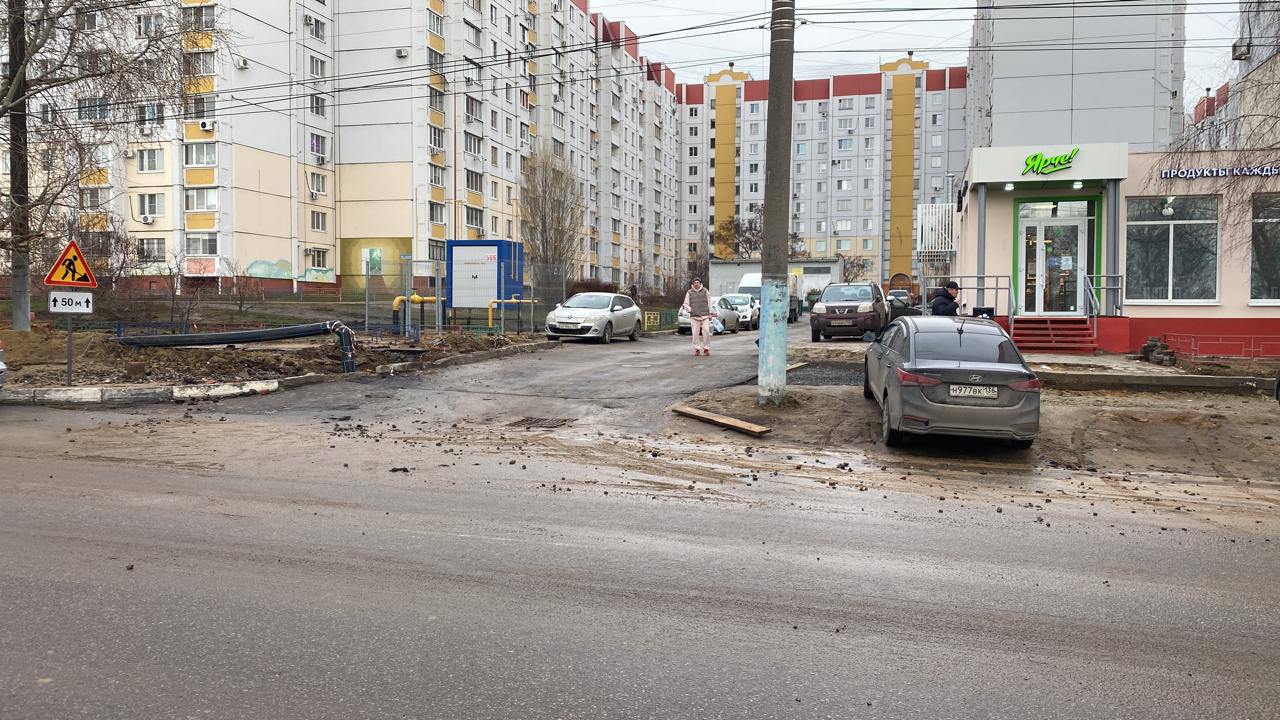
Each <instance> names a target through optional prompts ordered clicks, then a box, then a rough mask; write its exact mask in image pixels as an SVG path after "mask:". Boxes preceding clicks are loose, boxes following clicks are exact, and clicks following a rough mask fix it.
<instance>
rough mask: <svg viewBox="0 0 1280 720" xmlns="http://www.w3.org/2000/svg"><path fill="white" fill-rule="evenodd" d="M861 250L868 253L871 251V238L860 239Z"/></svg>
mask: <svg viewBox="0 0 1280 720" xmlns="http://www.w3.org/2000/svg"><path fill="white" fill-rule="evenodd" d="M862 249H863V250H866V251H868V252H870V251H871V238H862Z"/></svg>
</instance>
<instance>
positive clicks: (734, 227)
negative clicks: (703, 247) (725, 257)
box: [711, 207, 809, 260]
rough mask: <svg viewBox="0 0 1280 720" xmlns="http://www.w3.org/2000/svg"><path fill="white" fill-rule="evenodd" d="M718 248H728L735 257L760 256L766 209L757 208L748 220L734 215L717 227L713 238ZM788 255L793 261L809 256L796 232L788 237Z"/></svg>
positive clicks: (752, 257) (751, 257) (747, 258)
mask: <svg viewBox="0 0 1280 720" xmlns="http://www.w3.org/2000/svg"><path fill="white" fill-rule="evenodd" d="M711 239H712V242H713V243H714V244H715V245H716V246H717V247H727V248H729V250H730V252H732V253H733V257H735V258H741V259H744V260H752V259H755V258H757V257H759V256H760V252H761V250H763V248H764V208H763V207H761V208H757V209H756V211H755V212H754V213H753V214H752V215H751V216H750V217H748V218H745V219H744V218H741V217H738V216H737V215H734V216H733V217H731V218H727V219H725V220H724V221H722V222H721V223H720V224H719V225H718V226H716V229H715V232H714V233H713V234H712V236H711ZM787 255H788V257H790V258H791V259H793V260H794V259H799V258H805V257H808V256H809V253H808V251H807V250H806V249H805V243H804V240H802V239H801V238H800V236H799V235H797V234H796V233H794V232H791V233H788V235H787Z"/></svg>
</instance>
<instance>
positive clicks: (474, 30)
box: [462, 21, 483, 47]
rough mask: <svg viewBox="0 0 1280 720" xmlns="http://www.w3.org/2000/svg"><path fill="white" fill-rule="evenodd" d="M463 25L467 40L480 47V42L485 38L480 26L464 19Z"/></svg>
mask: <svg viewBox="0 0 1280 720" xmlns="http://www.w3.org/2000/svg"><path fill="white" fill-rule="evenodd" d="M462 27H463V31H464V37H466V39H467V42H469V43H471V44H472V45H475V46H476V47H480V43H481V42H482V41H483V38H481V37H480V28H478V27H476V26H475V25H472V24H471V23H469V22H466V21H463V23H462Z"/></svg>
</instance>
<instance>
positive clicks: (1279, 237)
mask: <svg viewBox="0 0 1280 720" xmlns="http://www.w3.org/2000/svg"><path fill="white" fill-rule="evenodd" d="M1252 250H1253V262H1252V264H1251V267H1250V292H1249V298H1250V299H1251V300H1261V301H1280V194H1275V195H1254V196H1253V240H1252Z"/></svg>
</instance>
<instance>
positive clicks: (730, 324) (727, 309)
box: [676, 297, 744, 335]
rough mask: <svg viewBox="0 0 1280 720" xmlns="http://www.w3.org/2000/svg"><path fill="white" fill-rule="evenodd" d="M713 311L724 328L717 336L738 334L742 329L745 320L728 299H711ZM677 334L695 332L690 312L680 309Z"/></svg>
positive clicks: (677, 319) (677, 317) (677, 318)
mask: <svg viewBox="0 0 1280 720" xmlns="http://www.w3.org/2000/svg"><path fill="white" fill-rule="evenodd" d="M711 309H712V310H715V311H716V317H718V318H720V324H721V325H723V326H724V329H723V330H721V331H720V332H718V333H715V334H716V335H723V334H724V333H736V332H738V331H739V330H741V329H742V323H743V322H744V320H743V319H742V316H741V315H739V314H738V311H737V310H734V309H733V305H732V304H731V303H730V302H729V300H728V299H727V298H722V297H713V298H711ZM676 332H678V333H680V334H681V335H688V334H689V333H691V332H693V320H692V319H691V318H690V317H689V312H688V311H687V310H685V309H684V308H680V314H679V315H678V316H676Z"/></svg>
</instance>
